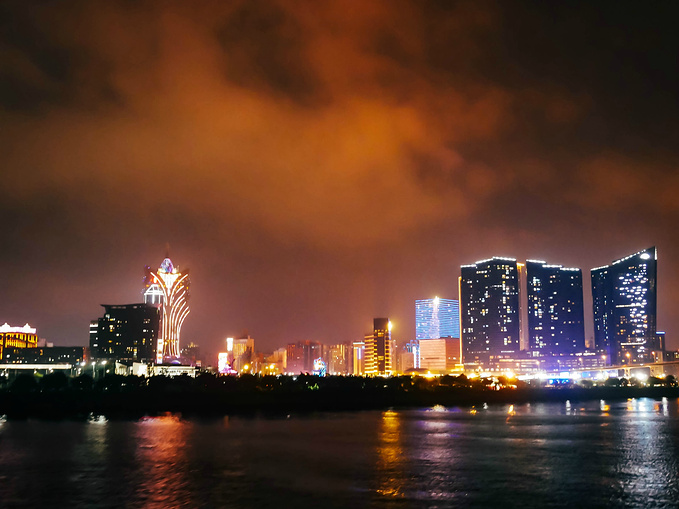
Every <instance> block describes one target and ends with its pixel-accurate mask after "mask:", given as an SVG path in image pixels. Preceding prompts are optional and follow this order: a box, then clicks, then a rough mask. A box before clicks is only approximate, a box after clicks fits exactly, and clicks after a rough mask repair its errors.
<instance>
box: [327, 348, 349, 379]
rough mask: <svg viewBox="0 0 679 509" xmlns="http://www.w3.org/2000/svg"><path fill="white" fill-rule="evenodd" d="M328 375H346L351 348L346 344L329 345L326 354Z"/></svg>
mask: <svg viewBox="0 0 679 509" xmlns="http://www.w3.org/2000/svg"><path fill="white" fill-rule="evenodd" d="M327 358H328V359H327V365H328V373H329V374H331V375H346V374H348V373H349V365H350V363H351V347H350V346H349V345H348V344H347V343H339V344H337V345H331V346H330V347H329V348H328V354H327Z"/></svg>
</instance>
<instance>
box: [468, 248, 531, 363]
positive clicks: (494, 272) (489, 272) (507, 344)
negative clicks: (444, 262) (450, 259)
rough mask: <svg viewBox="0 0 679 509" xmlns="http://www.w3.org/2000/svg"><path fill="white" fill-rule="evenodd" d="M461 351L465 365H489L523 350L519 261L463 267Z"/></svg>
mask: <svg viewBox="0 0 679 509" xmlns="http://www.w3.org/2000/svg"><path fill="white" fill-rule="evenodd" d="M460 310H461V312H460V316H461V322H462V344H463V346H462V352H463V359H464V362H466V363H481V364H483V363H487V362H490V361H492V360H494V359H497V358H501V357H506V356H511V355H513V354H514V353H516V352H518V351H519V350H520V342H519V341H520V340H519V333H520V324H519V275H518V267H517V263H516V259H514V258H500V257H493V258H490V259H488V260H481V261H478V262H476V263H473V264H471V265H463V266H462V267H461V275H460Z"/></svg>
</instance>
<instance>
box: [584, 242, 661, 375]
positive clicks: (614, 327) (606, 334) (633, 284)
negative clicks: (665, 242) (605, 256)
mask: <svg viewBox="0 0 679 509" xmlns="http://www.w3.org/2000/svg"><path fill="white" fill-rule="evenodd" d="M657 260H658V252H657V250H656V248H655V247H650V248H648V249H645V250H643V251H639V252H638V253H634V254H632V255H630V256H627V257H625V258H621V259H619V260H616V261H614V262H613V263H611V264H610V265H606V266H604V267H597V268H595V269H592V306H593V311H594V339H595V342H596V347H597V348H598V349H601V350H603V351H604V354H605V355H606V361H607V362H608V363H609V364H612V365H616V364H638V363H644V362H653V361H656V360H660V359H659V358H658V357H659V354H658V351H660V350H662V345H660V344H659V343H660V341H659V337H658V334H657V333H656V304H657V296H656V295H657V288H656V286H657Z"/></svg>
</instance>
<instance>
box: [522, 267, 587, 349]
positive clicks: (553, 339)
mask: <svg viewBox="0 0 679 509" xmlns="http://www.w3.org/2000/svg"><path fill="white" fill-rule="evenodd" d="M526 276H527V296H528V349H529V350H531V351H534V352H540V353H541V354H544V355H563V354H572V353H576V352H582V351H584V350H585V325H584V311H583V303H582V271H581V270H580V269H573V268H565V267H562V266H561V265H548V264H547V263H546V262H544V261H537V260H528V261H527V262H526Z"/></svg>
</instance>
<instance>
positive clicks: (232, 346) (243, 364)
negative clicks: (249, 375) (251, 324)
mask: <svg viewBox="0 0 679 509" xmlns="http://www.w3.org/2000/svg"><path fill="white" fill-rule="evenodd" d="M227 350H228V353H230V354H231V356H232V358H233V369H234V370H236V371H237V372H238V373H241V372H243V371H250V370H251V369H250V368H252V366H251V364H252V363H253V361H254V360H255V358H254V355H255V340H254V339H253V338H251V337H250V336H249V335H248V336H246V337H244V338H237V339H233V338H227Z"/></svg>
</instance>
